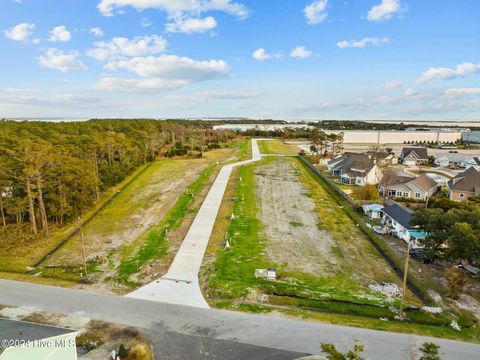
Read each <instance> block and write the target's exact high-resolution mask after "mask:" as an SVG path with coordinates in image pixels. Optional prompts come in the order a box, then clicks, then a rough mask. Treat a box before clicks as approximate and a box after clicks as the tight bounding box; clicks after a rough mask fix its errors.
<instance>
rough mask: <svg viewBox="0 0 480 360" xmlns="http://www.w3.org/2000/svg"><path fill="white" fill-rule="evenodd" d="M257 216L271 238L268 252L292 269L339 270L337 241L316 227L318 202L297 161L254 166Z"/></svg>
mask: <svg viewBox="0 0 480 360" xmlns="http://www.w3.org/2000/svg"><path fill="white" fill-rule="evenodd" d="M255 193H256V198H257V205H258V208H259V212H258V216H259V219H260V221H261V223H262V224H263V226H264V228H263V233H264V235H265V237H266V238H267V239H268V241H269V246H268V247H267V253H268V256H269V257H270V258H271V259H272V260H273V261H274V262H276V263H279V264H283V263H285V264H287V265H288V267H289V268H290V269H292V270H299V271H304V272H308V273H314V274H317V275H318V274H322V275H328V274H333V273H335V272H336V271H337V266H338V264H337V261H336V257H335V255H333V254H332V247H333V246H335V241H334V240H333V239H332V238H331V236H330V235H329V233H328V232H327V231H323V230H319V229H318V227H317V222H318V220H317V215H316V212H315V203H314V202H313V200H312V198H311V197H310V195H309V192H308V190H307V189H306V188H305V187H304V186H303V185H302V183H301V182H300V180H299V179H298V174H297V170H296V167H295V165H294V164H293V163H292V162H290V161H288V160H286V159H284V158H280V159H278V160H276V161H273V162H270V163H268V164H266V165H263V166H259V167H256V168H255Z"/></svg>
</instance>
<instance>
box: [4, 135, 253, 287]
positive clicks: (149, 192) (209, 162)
mask: <svg viewBox="0 0 480 360" xmlns="http://www.w3.org/2000/svg"><path fill="white" fill-rule="evenodd" d="M247 150H248V141H241V142H234V143H232V144H230V145H229V146H228V147H227V148H223V149H218V150H212V151H208V152H206V153H204V156H203V158H201V159H162V160H158V161H155V162H153V163H151V164H149V165H147V166H146V167H143V168H141V169H139V170H138V171H137V172H136V174H135V175H133V176H132V177H130V178H129V179H128V180H126V182H125V183H124V184H123V186H121V187H118V188H116V189H115V190H112V191H110V192H109V193H108V194H106V195H105V198H103V199H102V202H101V203H100V204H99V205H98V206H97V207H96V208H95V209H98V208H99V207H100V206H101V205H103V204H104V203H106V202H107V201H108V200H109V199H112V196H113V195H115V196H114V197H113V199H112V200H111V202H109V203H108V204H107V205H106V206H105V207H103V209H102V210H101V211H100V212H98V213H97V214H95V216H91V215H90V213H89V214H87V216H86V219H87V218H90V217H91V219H90V221H89V222H88V223H87V224H86V225H85V226H83V234H84V244H85V253H86V257H87V259H88V266H87V269H88V272H89V279H90V280H94V281H95V282H96V283H97V284H95V285H94V287H95V289H96V290H100V291H101V290H102V289H105V290H107V289H109V288H110V286H111V283H115V282H117V281H120V282H121V283H128V284H130V283H129V281H128V279H129V276H130V275H132V274H134V273H137V272H142V271H143V270H144V268H145V266H146V265H147V263H151V261H152V260H155V259H159V258H162V257H163V256H164V255H165V254H166V253H167V251H169V250H170V246H169V243H170V240H172V241H173V240H175V241H177V242H178V241H181V237H182V236H183V235H184V234H183V232H182V231H183V228H182V227H187V229H188V226H189V225H188V220H189V219H190V218H192V217H193V215H194V213H195V212H196V206H197V205H198V203H201V201H203V199H200V197H201V196H204V195H205V193H206V190H207V189H206V187H207V185H208V184H209V182H210V181H211V179H212V177H213V175H214V174H215V173H216V172H217V170H218V169H219V167H220V166H221V164H222V163H224V162H227V161H234V160H236V159H238V158H243V153H247ZM132 180H133V181H132ZM120 189H121V191H119V190H120ZM107 195H108V197H107ZM95 209H92V212H91V213H92V214H93V212H94V211H95ZM74 228H75V224H72V225H71V226H69V227H66V228H65V229H60V230H57V231H56V232H55V233H54V234H53V236H52V237H51V239H50V240H48V241H44V242H45V243H42V244H41V245H40V244H39V243H40V241H32V243H31V246H30V247H22V248H21V250H22V251H18V252H10V254H12V255H14V256H11V257H8V258H7V257H5V258H3V259H0V265H5V269H3V270H4V271H17V272H25V268H26V267H27V266H31V265H32V264H33V263H34V262H35V261H37V260H38V259H39V258H40V257H41V256H42V255H43V254H44V253H46V252H47V251H49V250H50V249H52V248H54V246H55V245H56V244H58V243H60V242H61V241H62V239H64V238H66V237H67V236H68V234H69V233H70V232H71V231H73V230H74ZM172 230H175V231H172ZM167 233H168V236H167V238H166V237H165V235H166V234H167ZM177 238H178V239H177ZM37 245H40V246H37ZM2 260H3V263H2ZM19 264H20V265H19ZM13 265H15V267H14V266H13ZM165 266H167V265H164V266H163V267H165ZM1 270H2V268H0V271H1ZM82 271H83V270H82V244H81V238H80V236H79V235H78V234H77V235H76V236H73V237H72V238H71V239H69V240H68V241H67V242H66V243H65V244H64V245H63V246H61V247H60V248H59V249H58V250H57V251H55V252H54V253H53V254H52V255H51V256H49V257H48V258H47V259H46V260H45V261H43V262H42V264H41V265H40V266H39V267H38V268H37V269H36V270H35V273H41V275H42V276H44V277H51V278H57V279H62V280H73V281H78V280H79V279H80V276H81V272H82ZM152 275H154V274H152ZM30 278H31V279H32V281H36V279H39V277H30ZM110 280H112V281H110ZM58 285H60V286H63V285H64V284H63V283H62V281H59V283H58ZM130 285H131V284H130ZM108 291H110V290H108Z"/></svg>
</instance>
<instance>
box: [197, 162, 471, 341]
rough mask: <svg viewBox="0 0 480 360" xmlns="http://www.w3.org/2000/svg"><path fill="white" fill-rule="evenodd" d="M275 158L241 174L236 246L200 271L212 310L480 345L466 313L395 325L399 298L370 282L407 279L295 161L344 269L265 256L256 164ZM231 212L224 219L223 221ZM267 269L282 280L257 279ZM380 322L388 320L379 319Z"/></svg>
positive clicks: (415, 314)
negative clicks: (277, 314) (317, 268)
mask: <svg viewBox="0 0 480 360" xmlns="http://www.w3.org/2000/svg"><path fill="white" fill-rule="evenodd" d="M272 161H276V159H272V158H270V159H265V160H262V161H261V162H259V163H255V164H250V165H247V166H243V167H241V168H240V169H239V173H238V179H239V180H238V182H237V184H236V188H235V200H234V201H233V204H232V209H233V213H234V214H235V219H233V220H231V221H230V223H229V225H228V227H227V226H226V225H225V224H224V225H223V226H222V227H223V229H225V228H226V233H225V238H226V239H229V241H230V244H231V248H230V249H229V250H225V249H223V247H222V246H221V244H222V243H223V242H222V241H217V248H216V249H217V250H216V259H215V260H214V261H212V262H207V263H206V264H205V265H204V267H203V268H202V274H201V279H202V281H203V282H204V291H205V293H206V295H207V298H208V299H210V301H211V303H212V304H213V305H214V306H217V307H222V308H230V309H236V310H242V311H250V312H270V311H273V310H276V311H281V312H284V313H285V314H288V315H291V314H295V316H302V317H308V318H313V319H319V320H322V321H329V322H335V323H344V324H347V325H353V326H364V327H369V328H373V329H383V330H391V331H400V332H407V333H418V334H426V335H433V336H440V337H450V338H460V339H465V340H469V341H479V339H480V336H479V334H478V330H477V329H476V328H473V327H472V326H473V324H474V320H472V318H471V316H470V315H468V314H462V316H459V315H458V314H453V313H451V312H447V313H445V314H442V315H431V314H428V313H424V312H420V311H415V310H408V311H407V314H408V317H409V319H410V320H409V321H408V322H399V321H396V320H395V315H396V312H395V311H392V309H391V307H392V306H393V308H398V306H399V303H398V301H397V300H395V301H393V302H391V301H390V300H388V299H387V298H385V297H384V296H383V295H379V294H378V293H372V292H371V291H370V290H369V289H368V288H367V285H368V283H367V282H364V281H365V280H367V279H371V277H372V276H373V277H374V278H375V279H376V280H377V281H378V282H383V281H385V282H396V283H397V284H400V283H401V279H400V278H399V277H398V276H397V275H396V274H395V273H394V272H393V270H392V269H391V268H389V265H388V263H387V262H386V261H385V260H384V259H383V258H382V256H381V255H380V254H379V253H378V252H377V251H376V250H375V248H374V247H373V245H372V244H371V243H370V242H369V241H368V240H367V239H366V237H365V235H364V234H363V233H361V231H360V230H359V229H358V228H357V226H356V225H355V223H354V222H353V221H352V219H351V218H350V217H349V216H348V215H347V214H346V213H345V211H344V210H343V209H342V208H341V207H339V206H338V205H337V203H336V201H335V199H334V198H332V197H331V196H330V194H329V192H328V191H327V190H326V189H325V188H324V187H323V186H322V185H321V184H320V183H319V182H317V181H315V179H314V178H313V176H314V175H313V173H311V172H310V171H308V170H307V169H306V168H304V167H303V166H302V165H301V164H300V163H299V162H298V160H294V159H291V161H293V162H295V164H296V166H297V169H298V172H299V181H301V182H302V183H303V184H304V186H305V187H306V188H307V189H308V190H309V193H310V196H311V197H312V198H313V199H314V201H315V203H316V204H317V209H316V211H317V214H318V216H319V227H321V228H323V229H326V230H328V232H329V233H330V234H331V235H332V237H333V238H334V239H335V241H336V243H337V244H338V249H336V252H338V253H337V255H338V256H339V258H341V259H342V266H341V268H342V271H340V272H339V273H337V274H335V275H333V276H322V275H321V274H311V273H305V272H299V271H292V270H291V269H289V268H288V267H287V266H285V264H275V263H272V261H271V259H269V258H268V256H267V251H266V250H267V247H268V246H269V239H267V238H265V236H264V235H263V233H262V229H263V226H264V225H263V224H261V223H260V221H259V220H258V216H257V211H258V209H257V203H256V197H255V192H254V191H253V189H254V188H255V186H256V185H255V175H254V169H255V167H258V166H263V165H265V164H268V163H270V162H272ZM226 215H228V214H222V222H224V221H223V220H224V219H223V218H224V217H226ZM217 240H218V239H217ZM210 251H211V252H213V251H214V250H213V249H210ZM268 267H276V269H277V277H278V281H268V280H265V279H260V278H255V276H254V273H255V269H262V268H263V269H265V268H268ZM363 275H367V276H365V277H363ZM362 279H365V280H362ZM260 298H262V300H259V299H260ZM407 299H408V303H409V304H410V305H412V306H413V307H417V306H420V305H421V302H420V301H419V300H418V299H417V298H416V296H415V295H414V294H413V293H411V292H408V296H407ZM412 309H413V308H412ZM337 315H338V316H337ZM380 317H382V318H386V319H388V320H389V321H387V322H385V321H381V320H379V318H380ZM452 319H456V320H457V321H458V322H459V323H462V325H463V326H464V327H467V329H465V330H464V331H463V332H462V333H457V332H455V331H454V330H452V329H451V328H450V327H449V323H450V321H451V320H452Z"/></svg>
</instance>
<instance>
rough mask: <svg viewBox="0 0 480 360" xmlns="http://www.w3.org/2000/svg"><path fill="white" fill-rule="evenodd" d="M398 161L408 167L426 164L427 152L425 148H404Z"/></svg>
mask: <svg viewBox="0 0 480 360" xmlns="http://www.w3.org/2000/svg"><path fill="white" fill-rule="evenodd" d="M400 161H401V162H402V164H405V165H408V166H418V165H425V164H428V150H427V148H425V147H404V148H403V149H402V153H401V154H400Z"/></svg>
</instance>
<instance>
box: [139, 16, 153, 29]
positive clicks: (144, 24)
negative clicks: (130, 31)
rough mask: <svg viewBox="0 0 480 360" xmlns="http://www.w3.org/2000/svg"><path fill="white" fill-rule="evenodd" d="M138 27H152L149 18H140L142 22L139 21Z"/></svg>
mask: <svg viewBox="0 0 480 360" xmlns="http://www.w3.org/2000/svg"><path fill="white" fill-rule="evenodd" d="M140 26H141V27H144V28H146V27H150V26H152V22H151V21H150V19H149V18H146V17H145V18H142V20H141V21H140Z"/></svg>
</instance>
